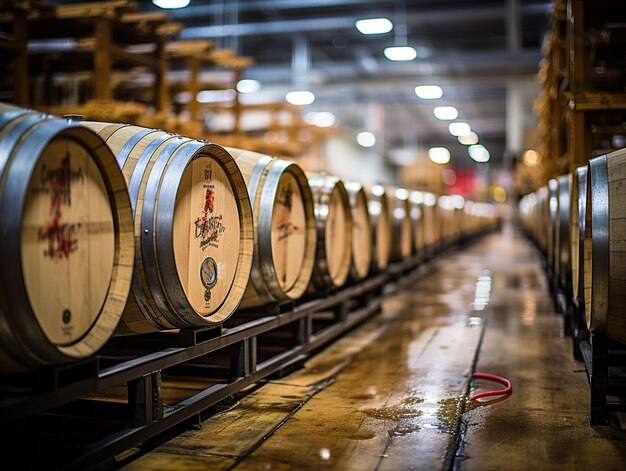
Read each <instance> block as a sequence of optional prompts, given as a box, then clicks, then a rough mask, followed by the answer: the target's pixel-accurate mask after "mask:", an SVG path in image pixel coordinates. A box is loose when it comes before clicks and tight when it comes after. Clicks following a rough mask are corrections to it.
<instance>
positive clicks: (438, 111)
mask: <svg viewBox="0 0 626 471" xmlns="http://www.w3.org/2000/svg"><path fill="white" fill-rule="evenodd" d="M433 113H434V114H435V118H437V119H441V120H444V121H447V120H452V119H457V118H458V117H459V112H458V111H457V109H456V108H455V107H454V106H438V107H436V108H435V109H434V110H433Z"/></svg>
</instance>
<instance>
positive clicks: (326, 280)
mask: <svg viewBox="0 0 626 471" xmlns="http://www.w3.org/2000/svg"><path fill="white" fill-rule="evenodd" d="M307 177H308V179H309V185H310V186H311V191H312V192H313V202H314V205H315V219H316V223H317V250H316V255H315V268H314V269H313V278H312V281H313V283H312V285H311V288H312V289H313V290H315V289H325V288H329V287H332V288H339V287H341V286H343V285H344V284H345V283H346V280H347V279H348V275H349V274H350V265H351V261H352V215H351V212H350V201H349V198H348V193H347V192H346V189H345V187H344V185H343V182H342V181H341V180H340V179H339V178H337V177H335V176H330V175H325V174H308V175H307Z"/></svg>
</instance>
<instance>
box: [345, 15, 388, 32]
mask: <svg viewBox="0 0 626 471" xmlns="http://www.w3.org/2000/svg"><path fill="white" fill-rule="evenodd" d="M354 26H356V29H358V30H359V32H360V33H362V34H383V33H388V32H389V31H391V30H392V29H393V23H392V22H391V20H389V19H388V18H365V19H362V20H357V22H356V23H355V24H354Z"/></svg>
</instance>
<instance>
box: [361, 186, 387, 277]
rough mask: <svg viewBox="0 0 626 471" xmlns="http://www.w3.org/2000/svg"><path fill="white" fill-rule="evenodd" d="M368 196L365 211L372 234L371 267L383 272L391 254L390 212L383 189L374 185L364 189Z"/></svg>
mask: <svg viewBox="0 0 626 471" xmlns="http://www.w3.org/2000/svg"><path fill="white" fill-rule="evenodd" d="M366 191H367V194H368V203H367V209H368V211H369V214H370V220H371V222H372V234H373V236H374V237H373V251H372V258H373V266H374V267H375V268H376V270H378V271H380V270H384V269H385V268H387V265H389V257H390V254H391V211H390V209H389V204H388V203H387V198H386V197H385V187H384V186H382V185H374V186H372V187H371V188H367V189H366Z"/></svg>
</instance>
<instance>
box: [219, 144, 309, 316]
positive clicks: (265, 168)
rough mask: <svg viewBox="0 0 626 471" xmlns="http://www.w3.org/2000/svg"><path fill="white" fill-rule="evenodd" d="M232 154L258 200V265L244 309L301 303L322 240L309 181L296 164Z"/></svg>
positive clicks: (251, 154) (246, 153)
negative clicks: (290, 300)
mask: <svg viewBox="0 0 626 471" xmlns="http://www.w3.org/2000/svg"><path fill="white" fill-rule="evenodd" d="M227 150H228V151H229V152H230V153H231V155H233V157H234V158H235V161H236V163H237V165H238V167H239V169H240V170H241V173H242V174H243V176H244V179H245V181H246V184H247V185H248V192H249V193H250V194H251V196H252V199H253V200H254V208H253V213H254V218H253V220H254V234H255V258H256V260H257V261H256V263H255V264H254V265H253V270H254V272H255V273H253V276H252V277H251V279H250V282H249V284H248V287H247V288H246V293H245V295H244V299H243V301H242V307H252V306H258V305H261V304H264V303H266V302H275V301H284V300H288V299H298V298H300V297H301V296H302V294H303V293H304V292H305V290H306V288H307V286H308V284H309V282H310V279H311V275H312V272H313V266H314V257H315V244H316V237H317V235H316V228H315V218H314V215H313V198H312V194H311V190H310V188H309V186H308V181H307V178H306V176H305V174H304V172H303V171H302V169H301V168H300V167H299V166H298V165H297V164H295V163H293V162H287V161H286V160H283V159H276V158H274V157H270V156H267V155H263V154H259V153H256V152H250V151H245V150H242V149H236V148H227Z"/></svg>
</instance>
